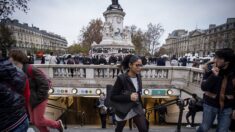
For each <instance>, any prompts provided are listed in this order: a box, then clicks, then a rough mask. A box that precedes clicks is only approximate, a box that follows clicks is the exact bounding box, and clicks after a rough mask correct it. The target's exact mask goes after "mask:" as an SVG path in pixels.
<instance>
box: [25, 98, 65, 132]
mask: <svg viewBox="0 0 235 132" xmlns="http://www.w3.org/2000/svg"><path fill="white" fill-rule="evenodd" d="M47 101H48V100H45V101H43V102H42V103H40V104H39V105H37V106H36V107H35V108H34V109H32V108H31V107H29V115H30V121H31V123H33V124H34V125H35V126H36V127H37V128H38V129H39V131H40V132H49V130H48V129H47V127H51V128H56V129H58V128H60V127H61V126H60V123H59V121H54V120H50V119H47V118H46V117H45V116H44V113H45V110H46V106H47Z"/></svg>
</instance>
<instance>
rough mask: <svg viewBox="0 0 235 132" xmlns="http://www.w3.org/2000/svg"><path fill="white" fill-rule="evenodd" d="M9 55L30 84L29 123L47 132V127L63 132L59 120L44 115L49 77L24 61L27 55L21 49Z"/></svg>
mask: <svg viewBox="0 0 235 132" xmlns="http://www.w3.org/2000/svg"><path fill="white" fill-rule="evenodd" d="M9 57H10V60H11V61H12V63H13V64H15V65H16V66H17V67H18V68H20V69H22V70H23V71H24V72H25V73H26V75H27V76H28V79H29V86H30V100H29V107H28V111H29V115H30V121H31V123H32V124H34V125H35V126H36V127H37V128H38V129H39V131H40V132H49V130H48V128H47V127H51V128H56V129H58V130H59V131H60V132H63V130H64V127H63V124H62V121H61V120H58V121H54V120H50V119H47V118H46V117H45V116H44V113H45V110H46V106H47V102H48V96H49V95H48V90H49V87H50V81H49V79H48V78H47V77H46V76H45V74H44V73H43V72H42V71H41V70H39V69H38V68H36V67H34V66H33V65H30V64H27V61H25V60H27V56H26V54H25V53H24V52H23V51H21V50H19V49H14V50H11V51H10V54H9Z"/></svg>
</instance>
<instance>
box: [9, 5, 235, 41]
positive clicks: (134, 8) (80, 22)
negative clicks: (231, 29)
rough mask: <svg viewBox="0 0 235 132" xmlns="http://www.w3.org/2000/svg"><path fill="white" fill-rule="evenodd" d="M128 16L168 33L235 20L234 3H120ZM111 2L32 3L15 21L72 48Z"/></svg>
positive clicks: (135, 22) (143, 25)
mask: <svg viewBox="0 0 235 132" xmlns="http://www.w3.org/2000/svg"><path fill="white" fill-rule="evenodd" d="M119 3H120V4H121V6H122V7H123V9H124V11H125V12H126V16H125V19H124V24H125V25H136V26H137V27H139V28H142V29H145V30H146V28H147V24H148V23H150V22H152V23H155V24H157V23H161V24H162V25H163V27H164V28H165V33H164V35H163V37H162V38H161V42H162V43H164V39H166V37H167V35H168V33H170V32H172V31H173V30H175V29H186V30H193V29H195V28H196V27H198V28H201V29H206V28H208V26H209V24H212V23H214V24H217V25H220V24H223V23H225V22H226V19H227V18H231V17H235V14H234V12H235V8H234V5H235V1H234V0H119ZM110 4H111V0H31V1H30V2H29V8H30V10H29V11H28V13H27V14H24V13H22V12H16V13H15V14H14V15H13V16H12V18H13V19H19V20H20V22H21V23H28V24H29V25H30V24H33V25H34V26H37V27H39V28H40V29H42V30H47V31H49V32H54V33H56V34H59V35H62V36H64V37H66V39H67V40H68V42H69V44H72V43H73V42H74V41H77V37H78V35H79V34H80V30H81V29H82V27H84V26H86V25H87V24H88V23H89V21H90V20H91V19H95V18H102V20H104V18H103V12H104V11H105V10H106V9H107V7H108V6H109V5H110Z"/></svg>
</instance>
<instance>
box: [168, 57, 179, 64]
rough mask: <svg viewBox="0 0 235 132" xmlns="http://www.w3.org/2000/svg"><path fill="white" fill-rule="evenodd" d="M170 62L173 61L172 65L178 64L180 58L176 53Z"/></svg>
mask: <svg viewBox="0 0 235 132" xmlns="http://www.w3.org/2000/svg"><path fill="white" fill-rule="evenodd" d="M170 63H171V66H178V60H177V58H176V55H173V57H172V58H171V62H170Z"/></svg>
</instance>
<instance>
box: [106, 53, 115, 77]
mask: <svg viewBox="0 0 235 132" xmlns="http://www.w3.org/2000/svg"><path fill="white" fill-rule="evenodd" d="M108 63H109V65H116V64H117V58H116V57H115V56H114V55H113V54H112V55H111V56H110V57H109V61H108ZM112 71H113V78H114V76H115V69H113V70H112Z"/></svg>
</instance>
